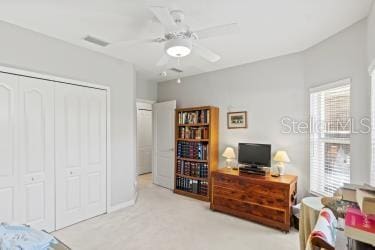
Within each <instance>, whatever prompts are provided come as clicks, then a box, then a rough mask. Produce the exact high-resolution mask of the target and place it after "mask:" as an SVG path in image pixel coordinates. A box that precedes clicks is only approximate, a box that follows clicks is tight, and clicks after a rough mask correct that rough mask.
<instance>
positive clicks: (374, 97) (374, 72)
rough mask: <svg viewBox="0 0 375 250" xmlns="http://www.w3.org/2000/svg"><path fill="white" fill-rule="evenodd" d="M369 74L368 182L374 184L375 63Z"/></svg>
mask: <svg viewBox="0 0 375 250" xmlns="http://www.w3.org/2000/svg"><path fill="white" fill-rule="evenodd" d="M370 72H371V73H370V76H371V166H370V184H371V185H373V186H375V65H374V66H373V67H372V68H370Z"/></svg>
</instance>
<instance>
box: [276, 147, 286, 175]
mask: <svg viewBox="0 0 375 250" xmlns="http://www.w3.org/2000/svg"><path fill="white" fill-rule="evenodd" d="M273 160H274V161H277V164H276V166H277V169H278V170H279V174H280V175H284V174H285V163H288V162H290V159H289V156H288V154H287V153H286V151H283V150H279V151H277V152H276V154H275V156H274V157H273Z"/></svg>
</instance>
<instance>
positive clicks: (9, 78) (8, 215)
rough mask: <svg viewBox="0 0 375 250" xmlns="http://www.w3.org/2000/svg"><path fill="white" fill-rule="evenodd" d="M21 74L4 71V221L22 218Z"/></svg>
mask: <svg viewBox="0 0 375 250" xmlns="http://www.w3.org/2000/svg"><path fill="white" fill-rule="evenodd" d="M17 107H18V78H17V77H16V76H13V75H8V74H3V73H0V138H1V139H0V221H1V222H21V223H22V221H21V220H19V218H20V216H19V215H20V209H19V208H20V207H21V206H22V204H21V203H20V201H21V200H20V199H19V194H20V189H19V185H18V176H19V168H18V162H17V159H18V152H17V138H16V129H17V127H16V126H17V124H18V119H17V113H18V112H17Z"/></svg>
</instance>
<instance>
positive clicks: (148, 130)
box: [137, 103, 152, 174]
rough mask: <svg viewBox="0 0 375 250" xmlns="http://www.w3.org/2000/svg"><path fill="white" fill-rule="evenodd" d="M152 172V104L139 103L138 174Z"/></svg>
mask: <svg viewBox="0 0 375 250" xmlns="http://www.w3.org/2000/svg"><path fill="white" fill-rule="evenodd" d="M150 172H152V104H146V103H137V174H145V173H150Z"/></svg>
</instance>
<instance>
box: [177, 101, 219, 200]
mask: <svg viewBox="0 0 375 250" xmlns="http://www.w3.org/2000/svg"><path fill="white" fill-rule="evenodd" d="M218 130H219V108H217V107H212V106H204V107H194V108H183V109H176V130H175V131H176V150H175V151H176V152H175V180H174V192H175V193H177V194H181V195H185V196H189V197H191V198H195V199H199V200H202V201H210V194H211V173H212V171H214V170H216V169H217V165H218V140H219V137H218Z"/></svg>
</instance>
